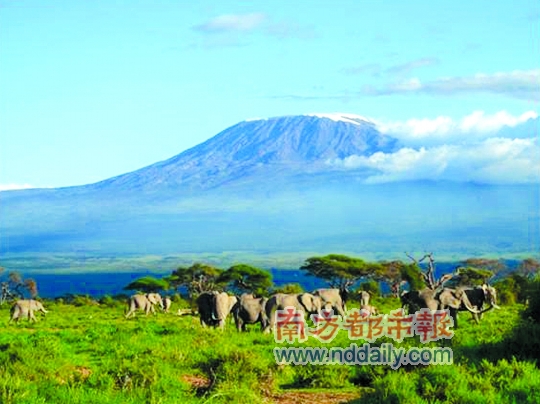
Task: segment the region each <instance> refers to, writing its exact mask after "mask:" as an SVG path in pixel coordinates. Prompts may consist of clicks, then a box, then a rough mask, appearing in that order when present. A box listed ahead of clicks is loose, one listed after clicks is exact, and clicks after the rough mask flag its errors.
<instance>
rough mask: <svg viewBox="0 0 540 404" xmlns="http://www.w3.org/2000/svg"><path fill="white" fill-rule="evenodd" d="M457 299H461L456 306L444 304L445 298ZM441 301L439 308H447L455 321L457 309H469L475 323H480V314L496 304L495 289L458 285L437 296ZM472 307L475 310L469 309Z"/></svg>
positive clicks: (495, 306) (484, 286)
mask: <svg viewBox="0 0 540 404" xmlns="http://www.w3.org/2000/svg"><path fill="white" fill-rule="evenodd" d="M452 299H457V300H459V301H461V304H460V305H459V306H458V307H455V305H451V304H446V302H447V300H452ZM439 300H440V302H441V306H440V308H442V309H444V308H446V307H448V308H449V310H450V314H451V315H452V317H453V318H454V321H456V322H457V312H458V311H470V312H471V314H472V317H473V319H474V320H475V321H476V323H477V324H479V323H480V318H481V317H482V314H483V313H485V312H486V311H489V310H491V309H493V308H499V306H497V291H496V290H495V288H493V287H492V286H487V285H483V286H476V287H474V288H473V287H459V288H457V289H455V290H454V289H445V290H444V291H443V292H442V293H441V295H440V296H439ZM487 302H488V303H489V307H488V308H487V309H483V307H484V304H485V303H487ZM468 306H469V307H473V308H474V309H475V311H471V310H470V309H469V307H468Z"/></svg>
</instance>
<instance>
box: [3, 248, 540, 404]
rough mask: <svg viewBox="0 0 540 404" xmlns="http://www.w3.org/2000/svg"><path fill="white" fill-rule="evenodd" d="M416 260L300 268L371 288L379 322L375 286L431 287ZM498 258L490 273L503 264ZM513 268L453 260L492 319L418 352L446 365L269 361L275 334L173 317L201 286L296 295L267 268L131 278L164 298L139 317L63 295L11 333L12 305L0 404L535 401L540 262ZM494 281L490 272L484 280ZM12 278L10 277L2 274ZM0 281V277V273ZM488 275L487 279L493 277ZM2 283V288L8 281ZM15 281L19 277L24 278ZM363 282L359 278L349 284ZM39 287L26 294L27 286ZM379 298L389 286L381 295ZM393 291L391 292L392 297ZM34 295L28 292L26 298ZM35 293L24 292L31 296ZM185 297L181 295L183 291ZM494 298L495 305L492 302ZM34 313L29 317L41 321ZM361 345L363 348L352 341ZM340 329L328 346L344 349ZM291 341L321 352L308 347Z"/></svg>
mask: <svg viewBox="0 0 540 404" xmlns="http://www.w3.org/2000/svg"><path fill="white" fill-rule="evenodd" d="M423 260H425V261H426V262H427V263H428V266H429V265H433V262H432V257H430V256H425V257H423V258H421V259H418V260H415V259H414V258H412V257H411V260H410V262H406V263H402V262H397V261H393V262H378V263H368V262H364V261H362V260H359V259H351V258H350V257H345V256H338V255H331V256H325V257H313V258H312V259H308V260H306V263H305V265H304V266H303V269H304V270H305V271H307V272H308V273H311V274H313V275H314V276H319V277H321V278H322V279H325V280H327V281H328V283H329V285H332V286H336V287H340V286H348V287H350V288H351V293H350V301H349V303H348V308H350V307H351V306H352V307H354V306H356V307H358V303H357V302H355V297H356V296H357V293H355V292H354V291H355V290H356V289H361V290H368V291H369V292H370V293H371V295H372V296H373V297H372V302H373V304H375V305H376V306H377V307H378V308H379V310H380V311H381V312H382V313H389V312H390V310H394V309H397V308H399V307H400V306H401V303H400V300H399V299H398V298H397V297H396V296H394V295H393V294H392V293H386V294H384V295H383V293H381V288H380V286H381V282H382V281H386V282H387V283H388V284H389V285H390V286H393V285H398V290H399V286H400V285H401V286H406V285H407V284H408V285H409V286H411V287H413V285H414V287H416V288H418V289H420V288H422V287H425V285H426V284H429V282H430V279H429V275H427V274H429V271H421V270H420V269H419V268H420V265H421V264H422V261H423ZM503 264H504V263H503V262H500V265H503ZM537 264H538V262H537V261H535V260H525V261H523V262H522V263H521V264H520V265H519V266H518V268H517V270H515V271H511V272H509V271H508V270H507V268H504V267H503V268H498V267H497V266H496V263H495V262H491V260H480V261H477V262H470V261H469V262H463V263H462V265H460V267H459V268H456V271H455V273H454V275H455V276H453V277H452V279H451V281H449V282H454V283H455V284H456V285H459V284H465V283H466V284H481V283H483V282H485V281H490V282H491V283H492V284H493V285H495V286H496V287H497V290H498V292H499V296H500V302H501V303H503V305H502V307H501V309H500V310H492V311H489V312H487V313H485V314H484V317H483V319H482V320H481V323H480V324H476V323H474V322H473V321H469V319H470V318H471V315H470V314H469V313H466V312H462V313H460V318H461V321H460V327H459V328H458V329H456V330H454V332H455V334H454V337H453V338H452V339H450V340H439V341H436V342H430V343H428V344H427V346H431V347H435V346H445V347H450V348H451V349H452V350H453V353H454V363H453V364H452V365H447V366H435V365H431V366H411V365H408V366H404V367H401V368H400V369H398V370H392V369H391V368H390V367H389V366H360V365H357V366H347V365H304V366H294V365H278V364H277V363H276V360H275V358H274V354H273V348H274V347H275V346H276V345H277V344H276V342H275V341H274V336H273V335H272V334H263V333H261V332H260V331H259V327H258V326H256V325H253V326H248V327H249V331H248V332H245V333H239V332H238V331H236V328H235V327H234V324H232V322H231V321H227V325H226V327H225V330H224V331H220V330H219V329H214V328H202V327H201V325H200V323H199V319H198V317H197V316H196V315H182V316H180V315H177V314H176V313H177V309H189V308H191V307H192V305H191V300H192V299H194V298H195V297H196V296H197V295H198V294H200V293H201V292H204V291H207V290H215V289H226V290H228V291H230V292H231V293H233V292H234V293H242V292H252V293H255V294H264V293H266V294H270V293H273V292H276V291H280V292H285V293H298V292H300V291H301V286H300V285H297V284H291V285H285V286H283V287H281V288H280V290H277V288H274V287H273V286H272V281H271V279H270V278H269V277H268V276H267V275H265V274H267V273H266V272H265V271H261V270H259V269H257V268H254V267H251V266H247V265H236V266H233V267H231V268H229V269H227V270H221V269H219V268H216V267H213V266H210V265H205V264H194V265H192V266H190V267H180V268H177V269H176V270H175V271H173V272H172V273H171V274H170V275H169V276H167V277H164V278H162V279H157V280H156V279H152V278H148V277H146V278H141V279H138V280H136V281H134V282H132V283H131V284H130V285H126V287H127V290H131V291H141V292H155V291H160V292H161V293H165V294H170V295H171V296H172V300H173V310H172V311H171V313H163V312H159V311H158V313H157V314H156V315H155V316H153V315H150V316H144V315H143V314H142V313H139V314H138V315H137V316H136V317H135V318H133V319H125V318H124V314H125V311H126V307H127V305H126V303H127V299H126V296H115V297H111V296H103V297H102V298H101V299H98V300H93V299H91V298H90V297H87V296H70V297H69V298H67V297H64V298H58V299H55V300H48V301H43V304H44V305H45V307H46V308H47V310H48V313H47V314H46V316H45V317H41V318H40V319H39V320H38V322H37V323H30V322H27V321H21V322H19V323H17V324H13V323H12V324H8V320H9V315H10V313H9V309H10V304H3V305H2V306H0V319H2V323H3V325H2V328H1V331H0V402H1V403H17V404H18V403H32V404H33V403H100V404H101V403H190V402H193V403H201V402H206V403H231V402H234V403H253V402H269V403H270V402H278V403H289V402H290V403H293V402H306V403H307V402H320V403H323V402H324V403H326V402H349V403H357V404H360V403H382V402H384V403H403V402H404V403H537V402H540V370H539V368H538V364H539V363H540V315H539V313H540V280H539V279H538V275H537V274H538V269H539V268H540V265H537ZM496 274H499V276H498V277H495V275H496ZM3 276H4V278H5V279H9V276H8V274H4V275H3ZM6 277H7V278H6ZM495 280H497V282H494V281H495ZM6 282H8V280H6ZM21 282H23V283H24V281H23V280H22V279H21ZM359 282H360V283H359ZM34 289H35V292H37V287H36V285H34V288H33V289H32V291H34ZM387 289H388V288H387ZM389 290H392V289H389ZM21 293H23V294H25V297H31V290H29V289H28V290H26V291H23V289H21ZM32 293H33V292H32ZM180 293H182V295H180ZM503 296H504V297H503ZM38 317H39V316H38ZM385 342H390V343H393V344H394V346H402V347H405V348H408V347H420V346H423V345H422V344H421V343H420V341H419V339H418V337H413V338H406V339H405V340H404V341H403V342H402V343H398V342H395V341H393V340H390V339H388V338H386V337H383V338H380V339H378V340H377V341H376V342H375V343H372V346H375V345H377V346H380V345H381V344H382V343H385ZM356 343H357V344H358V345H360V344H362V343H363V341H361V340H359V341H356ZM350 344H351V341H350V340H349V339H348V336H347V334H346V333H345V332H343V331H340V333H339V334H338V335H337V337H336V338H335V339H334V340H333V341H332V343H331V346H341V347H348V346H349V345H350ZM292 346H328V345H325V344H322V343H321V342H319V341H317V340H316V339H314V338H309V339H308V340H307V341H306V342H303V343H298V342H295V343H294V344H293V345H292Z"/></svg>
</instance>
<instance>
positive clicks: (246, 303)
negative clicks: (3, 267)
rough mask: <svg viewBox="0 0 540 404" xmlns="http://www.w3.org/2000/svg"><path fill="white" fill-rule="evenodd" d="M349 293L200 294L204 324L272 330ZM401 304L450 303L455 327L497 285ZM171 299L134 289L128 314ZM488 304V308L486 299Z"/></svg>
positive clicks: (413, 294) (414, 294) (338, 306)
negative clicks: (290, 312) (278, 321)
mask: <svg viewBox="0 0 540 404" xmlns="http://www.w3.org/2000/svg"><path fill="white" fill-rule="evenodd" d="M359 294H360V296H359V297H360V309H361V310H363V311H364V312H365V313H366V314H367V315H377V314H378V310H377V308H376V307H374V306H372V305H370V304H369V301H370V294H369V293H368V292H365V291H362V292H359ZM347 298H348V293H347V291H346V290H341V289H317V290H316V291H314V292H313V293H298V294H286V293H276V294H274V295H272V296H270V297H269V298H266V297H255V296H254V295H252V294H246V293H245V294H243V295H241V296H240V297H236V296H231V295H228V294H227V293H225V292H217V291H211V292H203V293H201V294H200V295H199V297H198V298H197V299H196V304H197V307H198V311H199V316H200V322H201V325H202V326H203V327H206V326H211V327H216V328H220V329H223V328H224V327H225V324H226V320H227V317H228V316H229V315H231V314H232V316H233V318H234V321H235V324H236V328H237V329H238V331H245V330H246V325H248V324H260V327H261V330H262V331H264V332H268V331H269V330H271V329H273V328H274V325H275V312H276V310H284V309H285V308H286V307H294V308H295V309H296V310H297V311H302V312H303V313H305V314H308V315H309V314H316V313H320V312H321V310H322V309H330V308H331V309H332V310H333V311H334V313H337V314H339V315H341V316H344V315H345V311H346V300H347ZM401 303H402V307H403V308H407V309H408V312H409V313H412V312H415V311H418V310H420V309H422V308H427V309H429V310H432V311H433V310H444V309H448V310H449V312H450V315H451V316H452V317H453V318H454V324H455V326H456V327H457V315H456V314H457V312H458V311H469V312H470V313H472V315H473V318H474V319H475V321H476V322H477V323H478V322H479V319H480V318H481V316H482V314H483V313H485V312H486V311H489V310H491V309H493V308H497V309H498V308H499V306H497V291H496V290H495V288H493V287H492V286H488V285H482V286H476V287H458V288H456V289H450V288H443V289H430V288H424V289H422V290H419V291H408V292H403V293H402V294H401ZM171 304H172V301H171V299H170V298H169V297H164V298H163V297H162V296H161V295H160V294H159V293H147V294H135V295H133V296H131V298H130V299H129V301H128V309H127V313H126V315H125V317H126V318H130V317H132V316H134V315H135V312H137V311H143V312H144V313H145V314H146V315H148V314H150V313H152V314H155V306H159V307H160V308H161V309H162V310H163V311H165V312H169V310H170V308H171ZM486 304H487V305H488V307H487V308H486V309H484V305H486ZM36 312H42V313H44V314H45V313H47V310H45V308H44V307H43V304H42V303H41V302H39V301H37V300H18V301H16V302H15V303H14V304H13V306H12V307H11V319H10V322H11V321H15V322H18V321H19V320H20V319H22V318H27V319H28V320H29V321H34V322H35V321H36V317H35V314H34V313H36Z"/></svg>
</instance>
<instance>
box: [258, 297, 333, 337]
mask: <svg viewBox="0 0 540 404" xmlns="http://www.w3.org/2000/svg"><path fill="white" fill-rule="evenodd" d="M322 304H323V300H322V299H321V297H320V296H315V295H312V294H311V293H299V294H285V293H277V294H275V295H273V296H271V297H270V299H268V302H267V303H266V317H267V318H268V324H267V327H266V328H265V332H269V331H270V330H273V329H274V325H275V322H276V310H285V308H286V307H294V308H295V309H296V310H297V311H301V312H302V313H304V314H306V313H307V314H317V313H319V312H320V311H321V309H322Z"/></svg>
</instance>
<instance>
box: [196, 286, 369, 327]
mask: <svg viewBox="0 0 540 404" xmlns="http://www.w3.org/2000/svg"><path fill="white" fill-rule="evenodd" d="M362 293H363V295H362V296H361V302H362V308H363V309H364V310H367V311H369V312H370V313H376V309H375V308H374V307H373V306H369V297H370V295H369V293H367V292H362ZM346 299H347V295H346V292H345V291H342V290H340V289H318V290H316V291H314V292H313V293H297V294H286V293H276V294H274V295H272V296H270V297H269V298H265V297H255V296H253V295H252V294H247V293H245V294H243V295H242V296H240V297H236V296H230V295H228V294H227V293H225V292H216V291H212V292H203V293H202V294H201V295H199V297H198V298H197V301H196V302H197V307H198V310H199V315H200V321H201V325H202V326H203V327H206V326H213V327H219V328H221V329H223V328H224V327H225V321H226V319H227V317H228V316H229V315H230V314H232V316H233V317H234V321H235V324H236V328H237V329H238V331H245V330H246V325H247V324H260V327H261V330H262V331H263V332H268V331H269V330H271V329H273V328H274V325H275V312H276V310H284V309H285V308H286V307H293V308H295V309H296V310H297V311H301V312H303V313H305V314H316V313H320V312H321V310H322V309H325V308H326V309H330V308H331V309H333V310H334V312H335V313H338V314H340V315H345V311H346V305H345V303H346Z"/></svg>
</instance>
